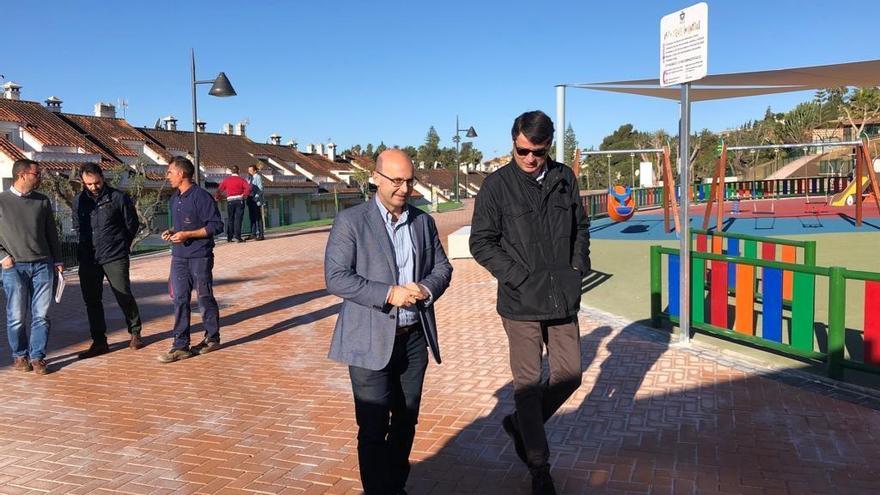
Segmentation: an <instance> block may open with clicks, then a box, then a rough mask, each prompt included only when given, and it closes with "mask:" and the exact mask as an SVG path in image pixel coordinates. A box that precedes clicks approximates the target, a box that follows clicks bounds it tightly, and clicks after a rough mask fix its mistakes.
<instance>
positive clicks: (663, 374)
mask: <svg viewBox="0 0 880 495" xmlns="http://www.w3.org/2000/svg"><path fill="white" fill-rule="evenodd" d="M469 215H470V212H469V210H465V211H458V212H451V213H446V214H442V215H439V216H438V217H437V218H438V223H439V225H440V230H441V232H442V233H443V234H444V236H445V234H447V233H449V232H451V231H452V230H454V229H455V228H456V227H457V226H460V225H463V224H466V223H468V219H469ZM326 237H327V229H318V230H316V231H312V232H308V233H296V234H288V235H286V236H279V237H275V238H273V239H271V240H267V241H265V242H262V243H246V244H242V245H221V246H220V247H219V248H218V249H217V265H218V266H217V268H215V277H216V282H217V283H216V292H217V296H218V301H219V303H220V305H221V315H222V332H223V340H224V344H225V346H224V348H223V349H222V350H220V351H218V352H215V353H212V354H209V355H205V356H200V357H197V358H193V359H190V360H186V361H183V362H179V363H173V364H170V365H162V364H160V363H158V362H157V361H156V356H157V355H158V354H159V353H160V352H162V351H164V350H166V349H167V348H168V341H167V338H168V333H167V330H168V329H169V328H170V324H171V318H170V301H169V299H168V296H167V294H166V281H167V271H168V258H167V257H162V256H160V257H155V258H151V259H146V260H141V261H138V262H136V263H134V265H133V274H132V275H133V279H134V280H135V292H136V294H137V295H138V296H139V301H140V303H141V307H142V309H143V314H144V317H145V325H146V327H145V335H146V336H147V342H149V343H150V345H149V346H148V347H146V348H144V349H143V350H140V351H136V352H133V351H130V350H128V349H127V348H126V347H125V340H126V337H125V334H124V333H123V331H121V330H120V329H121V328H122V327H123V325H124V323H123V320H122V317H121V314H119V312H118V310H117V309H116V308H115V306H114V303H112V302H110V299H111V298H112V296H110V295H109V293H108V294H106V296H107V298H105V299H106V302H107V305H108V308H112V309H111V310H110V311H109V312H110V314H111V318H110V320H109V321H108V323H109V325H110V326H111V328H113V329H115V332H114V333H113V334H112V335H111V339H110V340H111V342H113V343H116V345H115V348H116V349H117V350H116V351H115V352H112V353H111V354H108V355H105V356H101V357H98V358H94V359H91V360H88V361H76V360H75V359H74V356H75V353H76V352H77V351H80V350H83V349H85V348H86V347H87V345H88V331H87V326H86V319H85V315H84V309H83V305H82V303H81V302H80V294H79V289H78V284H77V281H76V278H75V277H74V278H73V279H72V280H71V282H72V284H71V286H70V287H69V289H68V292H67V293H66V296H65V298H66V300H65V301H64V303H63V304H61V305H59V306H56V307H53V309H52V318H53V330H52V332H53V333H52V337H51V346H50V347H51V355H50V361H51V364H50V368H51V369H52V370H53V371H54V372H53V373H52V374H50V375H48V376H44V377H39V376H34V374H33V373H28V374H23V373H20V372H14V371H12V370H11V369H10V367H9V364H10V360H9V352H8V347H7V346H6V344H5V342H4V343H3V344H2V345H0V493H3V494H18V493H28V494H37V493H47V492H48V493H63V494H68V493H69V494H85V493H134V494H163V493H285V494H287V493H291V494H292V493H309V494H317V493H330V494H339V493H358V492H359V486H360V483H359V481H358V473H357V458H356V450H355V440H354V437H355V423H354V420H353V411H352V400H351V396H350V389H349V383H348V379H347V372H346V369H345V368H344V367H343V366H340V365H338V364H335V363H333V362H330V361H328V360H326V359H325V355H326V353H327V346H328V342H329V336H330V331H331V328H332V324H333V322H334V320H335V312H336V310H337V308H338V303H339V301H338V299H336V298H334V297H332V296H329V295H327V294H326V293H325V292H324V289H323V288H324V284H323V276H322V269H321V266H322V256H323V247H324V243H325V241H326ZM248 258H251V259H252V261H250V263H252V264H253V266H252V267H251V268H244V267H243V266H232V264H234V263H241V262H242V261H244V260H246V259H248ZM453 264H454V266H455V274H454V276H453V283H452V288H451V289H450V291H448V292H447V295H446V296H445V297H444V298H443V299H441V300H440V301H439V302H438V319H439V325H440V331H441V344H442V350H443V355H444V358H445V359H444V363H443V364H442V365H441V366H436V365H433V364H432V365H431V366H430V367H429V369H428V375H427V380H426V386H425V399H424V401H423V407H422V416H421V423H420V425H419V428H418V433H417V437H416V443H415V449H414V450H415V452H414V454H413V457H414V459H415V461H416V462H415V465H414V468H413V472H412V476H411V480H410V485H409V490H410V493H413V494H426V493H431V494H447V493H499V494H501V493H504V494H507V493H514V494H517V493H527V488H528V475H527V472H526V470H525V469H524V468H523V467H522V466H521V465H519V464H518V461H517V460H516V457H515V454H514V453H513V448H512V445H511V444H510V442H508V440H507V438H506V436H505V435H504V432H503V430H502V429H501V428H500V419H501V417H502V416H503V415H504V414H506V413H508V412H509V411H511V410H512V408H513V399H512V389H511V385H510V380H509V370H508V367H507V355H506V352H507V346H506V339H505V337H504V333H503V330H502V329H501V326H500V323H499V320H498V317H497V315H496V314H495V312H494V299H495V296H494V294H495V282H494V280H493V279H492V278H491V277H490V276H489V275H488V274H487V273H486V272H485V271H484V270H482V269H481V268H479V267H478V266H477V265H476V264H475V263H474V262H473V261H472V260H455V261H454V262H453ZM195 321H198V318H196V320H195ZM581 326H582V334H583V340H582V348H583V355H584V358H583V368H584V384H583V386H582V387H581V389H580V390H579V391H578V393H577V394H576V395H575V396H573V397H572V399H571V400H570V401H569V402H568V403H567V404H566V405H565V406H564V407H563V409H562V410H561V411H560V415H559V416H558V417H557V418H554V419H553V420H552V421H551V422H550V423H549V424H548V431H549V433H550V437H551V448H552V450H553V459H552V461H553V465H554V470H553V472H554V476H555V478H556V480H557V485H558V486H559V487H560V488H561V492H563V493H572V494H573V493H587V492H589V493H599V492H601V493H648V492H650V493H811V492H815V493H835V494H851V493H869V492H874V493H876V492H878V491H880V481H878V480H877V479H876V476H875V472H874V470H873V469H872V468H873V467H874V466H875V465H876V459H878V458H880V438H878V437H880V413H878V412H877V409H878V408H877V407H875V405H874V402H873V401H871V400H865V399H864V398H862V399H858V398H853V397H852V394H847V393H843V392H840V391H838V390H834V389H829V388H827V387H824V386H819V385H816V384H812V383H810V382H809V381H808V380H799V379H792V377H791V376H790V375H787V374H785V373H783V372H780V371H775V370H769V369H768V370H764V371H763V372H760V373H758V372H755V371H754V370H752V369H751V368H748V367H743V366H734V365H733V364H735V363H732V362H730V358H729V357H725V356H721V355H719V354H717V353H713V352H712V351H707V350H705V349H703V350H700V349H690V350H688V349H680V348H674V347H670V346H669V345H668V343H667V342H666V340H668V339H667V338H665V337H664V335H663V334H660V333H656V332H650V331H645V330H644V329H642V328H640V327H638V326H636V325H627V324H625V323H621V322H619V321H618V320H615V319H613V318H608V317H606V316H604V315H600V314H598V313H588V314H583V315H582V316H581ZM197 329H198V327H197ZM4 333H5V332H4ZM750 370H751V371H750ZM792 384H794V385H792Z"/></svg>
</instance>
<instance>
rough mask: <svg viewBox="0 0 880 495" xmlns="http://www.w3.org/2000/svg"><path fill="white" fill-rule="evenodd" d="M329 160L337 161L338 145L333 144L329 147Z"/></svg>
mask: <svg viewBox="0 0 880 495" xmlns="http://www.w3.org/2000/svg"><path fill="white" fill-rule="evenodd" d="M327 159H328V160H330V161H331V162H335V161H336V144H335V143H333V142H330V143H329V144H328V145H327Z"/></svg>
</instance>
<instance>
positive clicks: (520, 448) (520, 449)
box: [501, 414, 528, 464]
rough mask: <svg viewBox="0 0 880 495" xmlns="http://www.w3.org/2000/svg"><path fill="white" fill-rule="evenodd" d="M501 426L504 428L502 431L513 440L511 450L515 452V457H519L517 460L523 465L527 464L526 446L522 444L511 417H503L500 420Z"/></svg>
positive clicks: (517, 429)
mask: <svg viewBox="0 0 880 495" xmlns="http://www.w3.org/2000/svg"><path fill="white" fill-rule="evenodd" d="M501 426H503V427H504V431H505V432H506V433H507V435H508V436H510V439H511V440H513V448H514V450H516V455H517V457H519V460H521V461H523V464H528V463H527V462H526V446H525V444H523V439H522V435H520V433H519V428H517V426H516V423H514V422H513V415H512V414H508V415H507V416H504V419H503V420H501Z"/></svg>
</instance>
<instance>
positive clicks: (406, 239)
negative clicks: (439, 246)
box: [375, 194, 419, 327]
mask: <svg viewBox="0 0 880 495" xmlns="http://www.w3.org/2000/svg"><path fill="white" fill-rule="evenodd" d="M375 200H376V205H377V206H378V207H379V212H380V213H381V214H382V219H383V220H384V221H385V230H386V231H387V232H388V238H389V239H391V245H392V246H394V260H395V262H396V263H397V285H406V284H408V283H410V282H415V280H414V278H415V272H416V264H415V247H414V246H413V242H412V234H411V233H410V231H409V206H404V208H403V213H401V214H400V217H399V218H398V219H397V221H396V222H392V221H391V213H390V212H389V211H388V210H387V209H386V208H385V205H383V204H382V202H381V201H379V195H378V194H377V195H376V198H375ZM415 309H416V307H415V306H412V307H411V308H397V326H398V327H406V326H409V325H412V324H414V323H418V321H419V313H418V311H416V310H415Z"/></svg>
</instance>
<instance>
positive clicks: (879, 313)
mask: <svg viewBox="0 0 880 495" xmlns="http://www.w3.org/2000/svg"><path fill="white" fill-rule="evenodd" d="M664 255H665V256H666V258H667V277H666V281H667V283H666V289H667V290H666V297H665V299H666V302H667V304H666V310H665V311H664V310H663V300H664V293H663V285H664V284H663V277H662V269H663V263H662V261H663V260H662V258H663V256H664ZM679 266H680V258H679V252H678V250H677V249H672V248H665V247H661V246H652V247H651V320H652V322H653V324H654V325H655V326H660V324H661V322H662V320H663V319H664V318H666V319H668V320H670V321H672V322H673V323H678V322H679V321H680V318H681V314H680V307H681V306H680V301H679V293H680V290H679V289H680V286H679ZM691 270H692V271H691V278H690V279H691V287H690V296H691V314H690V322H691V323H690V325H691V328H693V329H694V330H695V331H699V332H705V333H708V334H712V335H716V336H721V337H723V338H726V339H729V340H733V341H738V342H741V343H746V344H749V345H752V346H756V347H760V348H764V349H768V350H772V351H775V352H779V353H783V354H785V355H788V356H791V357H797V358H801V359H805V360H813V361H822V362H825V363H827V369H828V375H829V376H831V377H833V378H838V379H840V378H843V370H844V369H846V368H850V369H858V370H861V371H867V372H872V373H880V273H871V272H860V271H852V270H847V269H845V268H841V267H830V268H829V267H821V266H814V265H807V264H805V263H793V262H781V261H776V260H772V259H766V258H758V257H757V256H755V257H745V256H732V255H725V254H719V253H712V252H700V251H693V252H691ZM731 270H732V271H733V272H734V273H735V275H736V282H735V287H736V289H735V293H733V295H732V296H731V291H730V283H729V280H728V277H729V275H730V273H731ZM785 273H791V274H792V282H791V284H792V289H791V290H792V295H791V298H790V299H789V304H786V303H785V302H786V298H785V297H784V295H783V291H784V288H785ZM707 275H708V276H707ZM818 277H826V278H827V283H828V318H827V322H819V321H817V318H816V282H817V278H818ZM847 280H854V281H860V282H862V283H863V287H864V290H863V291H862V293H861V294H854V295H853V296H852V297H860V298H861V300H863V301H864V303H863V307H864V328H863V329H861V332H862V335H863V359H862V360H856V359H853V358H852V357H848V356H846V353H845V348H844V346H845V340H846V339H845V335H846V331H847V330H846V298H847V295H846V285H847V284H846V282H847ZM759 282H760V283H759ZM759 285H760V291H756V290H755V288H756V287H758V286H759ZM757 294H760V295H761V296H762V297H760V298H759V297H758V296H757ZM817 324H818V325H817ZM817 326H818V328H819V329H821V328H823V327H824V328H826V329H827V347H826V349H824V350H821V349H818V346H817V345H816V342H817V339H816V335H815V332H816V329H817ZM854 330H855V331H858V330H859V329H854Z"/></svg>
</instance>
